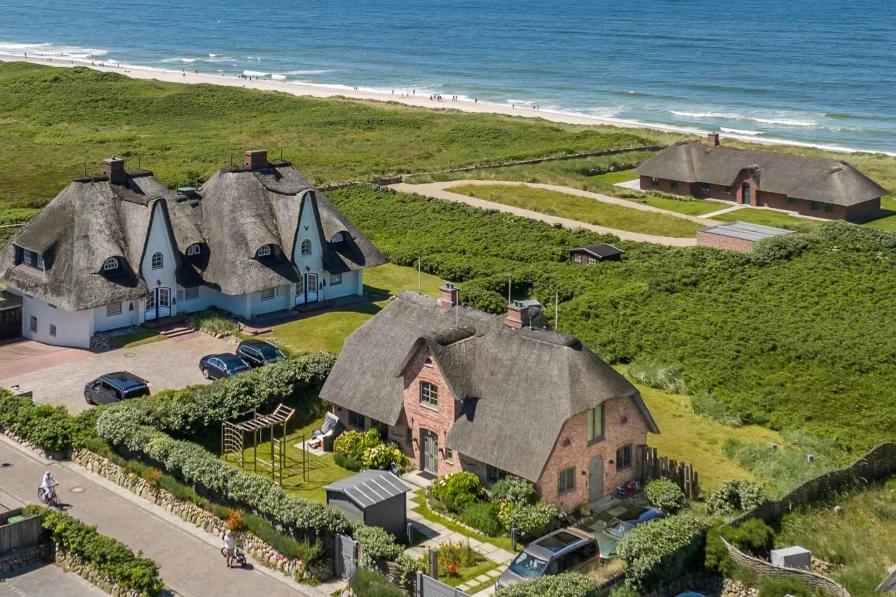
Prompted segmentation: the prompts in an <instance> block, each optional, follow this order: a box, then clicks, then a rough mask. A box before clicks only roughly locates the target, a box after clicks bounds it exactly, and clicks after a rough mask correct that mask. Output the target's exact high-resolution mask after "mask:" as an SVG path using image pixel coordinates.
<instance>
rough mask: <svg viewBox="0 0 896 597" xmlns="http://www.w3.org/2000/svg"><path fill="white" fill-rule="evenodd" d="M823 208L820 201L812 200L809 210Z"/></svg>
mask: <svg viewBox="0 0 896 597" xmlns="http://www.w3.org/2000/svg"><path fill="white" fill-rule="evenodd" d="M820 209H821V204H820V203H819V202H818V201H810V202H809V211H818V210H820Z"/></svg>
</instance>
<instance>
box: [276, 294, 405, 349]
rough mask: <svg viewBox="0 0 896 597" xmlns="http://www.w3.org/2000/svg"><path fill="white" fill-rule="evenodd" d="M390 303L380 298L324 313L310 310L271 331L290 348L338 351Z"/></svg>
mask: <svg viewBox="0 0 896 597" xmlns="http://www.w3.org/2000/svg"><path fill="white" fill-rule="evenodd" d="M388 303H389V302H388V301H379V302H376V303H368V304H366V305H355V306H353V307H345V308H343V309H336V310H334V311H327V312H325V313H310V314H308V315H306V316H305V317H303V318H302V319H297V320H295V321H291V322H289V323H284V324H281V325H277V326H274V328H273V329H272V331H271V334H272V335H273V336H274V338H276V339H277V340H279V341H280V342H282V343H283V344H284V345H286V347H287V348H289V349H291V350H296V351H318V350H325V351H327V352H332V353H334V354H339V353H340V352H342V344H343V343H344V342H345V339H346V338H347V337H348V335H349V334H351V333H352V332H354V331H355V330H356V329H358V328H359V327H361V325H363V324H364V323H365V322H366V321H367V320H368V319H370V318H371V317H373V316H374V315H376V314H377V313H379V312H380V311H382V309H383V307H385V306H386V305H387V304H388Z"/></svg>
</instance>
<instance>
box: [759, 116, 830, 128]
mask: <svg viewBox="0 0 896 597" xmlns="http://www.w3.org/2000/svg"><path fill="white" fill-rule="evenodd" d="M748 120H753V121H755V122H761V123H762V124H770V125H773V126H774V125H779V126H818V123H817V122H815V121H814V120H795V119H791V118H748Z"/></svg>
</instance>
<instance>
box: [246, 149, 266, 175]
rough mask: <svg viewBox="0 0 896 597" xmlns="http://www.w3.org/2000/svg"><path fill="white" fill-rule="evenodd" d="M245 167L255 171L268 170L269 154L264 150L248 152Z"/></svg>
mask: <svg viewBox="0 0 896 597" xmlns="http://www.w3.org/2000/svg"><path fill="white" fill-rule="evenodd" d="M244 165H246V166H249V167H250V168H252V169H253V170H255V169H256V168H267V166H268V152H267V151H265V150H264V149H252V150H250V151H247V152H246V161H245V162H244Z"/></svg>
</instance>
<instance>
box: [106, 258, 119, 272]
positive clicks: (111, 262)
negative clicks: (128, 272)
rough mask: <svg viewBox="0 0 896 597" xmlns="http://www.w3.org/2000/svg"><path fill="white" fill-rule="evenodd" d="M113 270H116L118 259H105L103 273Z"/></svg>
mask: <svg viewBox="0 0 896 597" xmlns="http://www.w3.org/2000/svg"><path fill="white" fill-rule="evenodd" d="M113 269H118V259H116V258H115V257H109V258H108V259H106V261H105V263H103V271H104V272H108V271H111V270H113Z"/></svg>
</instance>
